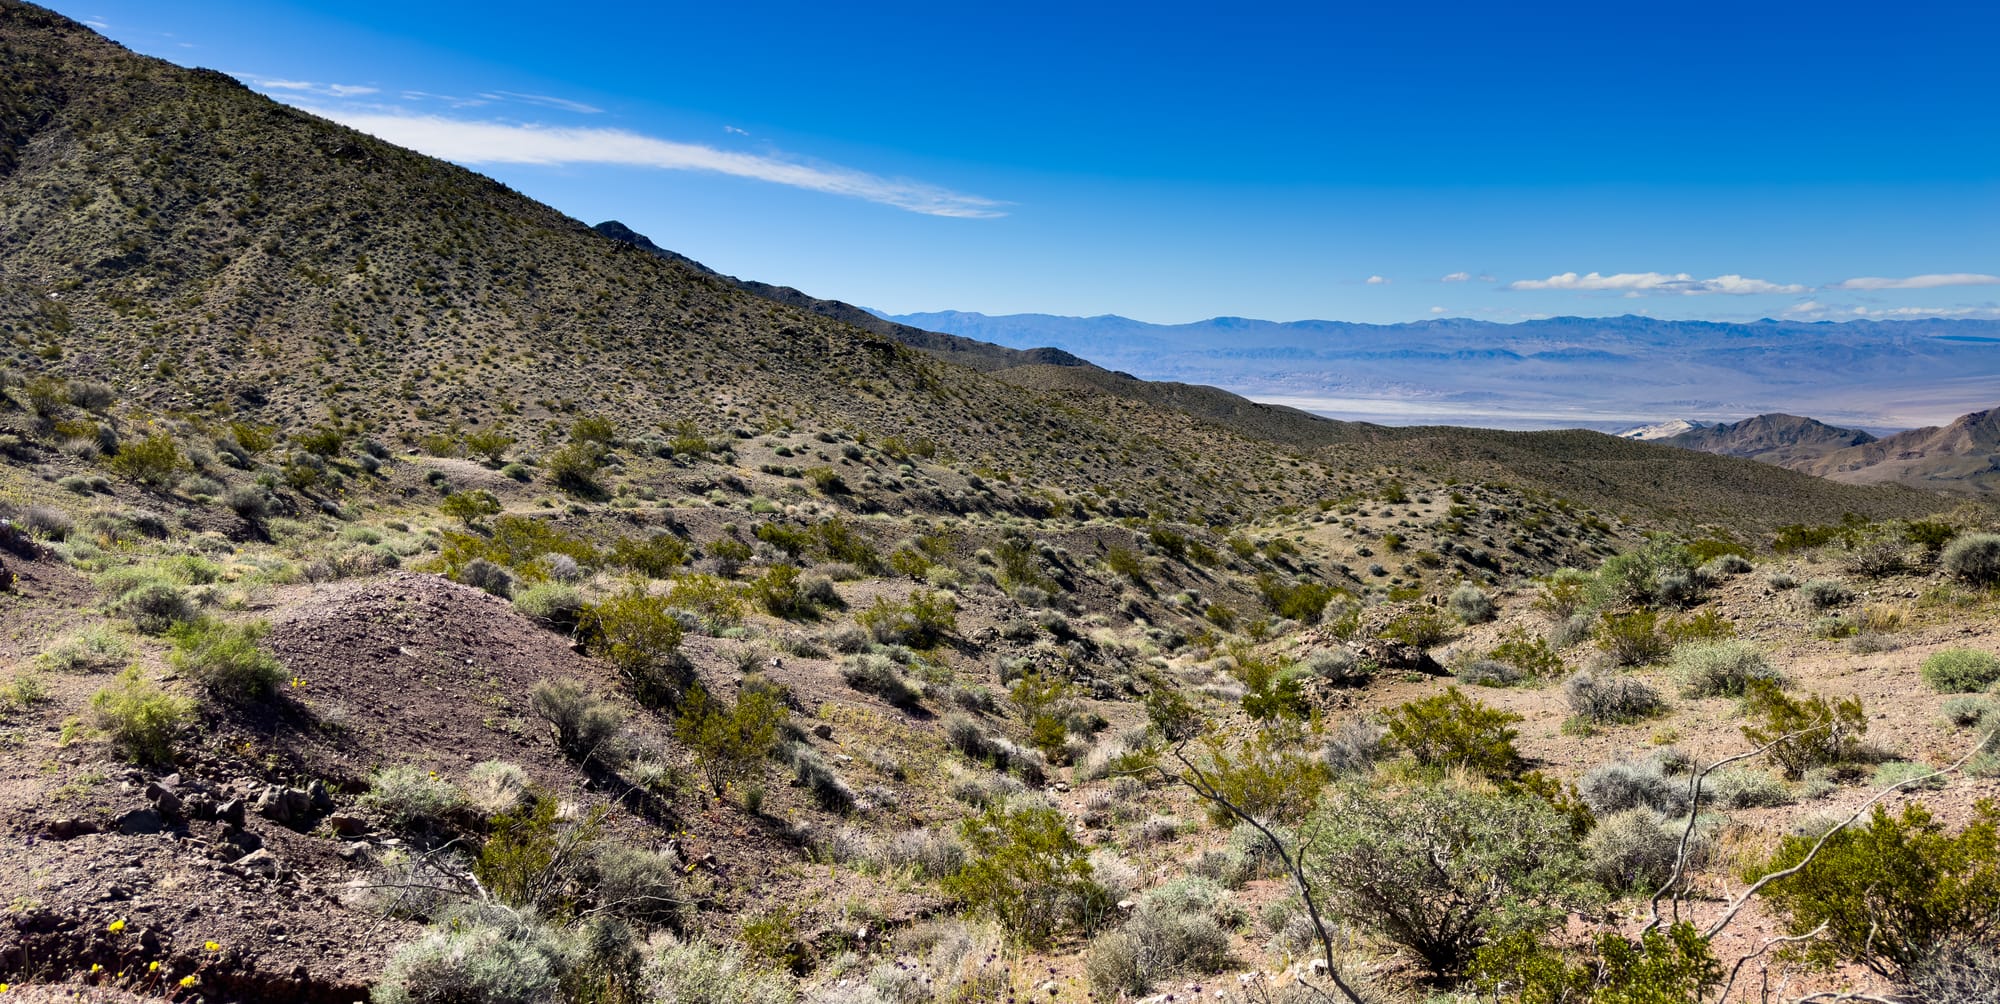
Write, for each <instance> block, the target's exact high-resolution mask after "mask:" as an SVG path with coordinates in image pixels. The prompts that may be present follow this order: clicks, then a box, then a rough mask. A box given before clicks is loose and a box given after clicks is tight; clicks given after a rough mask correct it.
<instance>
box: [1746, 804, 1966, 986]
mask: <svg viewBox="0 0 2000 1004" xmlns="http://www.w3.org/2000/svg"><path fill="white" fill-rule="evenodd" d="M1816 839H1817V837H1807V836H1788V837H1786V838H1785V839H1784V842H1783V843H1782V844H1781V845H1780V846H1779V848H1778V850H1777V852H1776V853H1775V854H1774V855H1773V856H1772V857H1771V859H1770V860H1769V861H1766V862H1763V863H1762V864H1761V865H1760V866H1758V867H1754V868H1751V869H1748V870H1746V871H1745V873H1744V877H1745V879H1746V880H1750V881H1754V880H1755V879H1757V878H1758V877H1759V876H1761V875H1766V874H1770V873H1772V872H1776V871H1781V870H1783V869H1786V868H1790V867H1792V866H1794V865H1797V864H1799V863H1800V862H1803V861H1805V859H1806V856H1807V854H1808V852H1809V851H1811V849H1812V846H1813V843H1814V841H1815V840H1816ZM1763 895H1764V897H1765V898H1766V899H1767V900H1769V901H1770V902H1771V904H1772V905H1773V906H1775V907H1776V908H1777V909H1778V911H1779V912H1780V913H1781V914H1782V915H1783V916H1784V917H1785V919H1786V924H1787V927H1788V928H1789V929H1790V933H1792V934H1805V933H1807V932H1809V931H1814V930H1816V929H1818V928H1820V927H1822V926H1824V927H1825V932H1824V934H1823V935H1822V936H1821V937H1820V938H1819V939H1817V940H1814V941H1810V942H1807V943H1806V945H1805V949H1804V950H1805V952H1806V953H1807V954H1808V956H1809V957H1813V958H1817V959H1821V960H1832V959H1847V960H1851V961H1854V962H1858V963H1861V964H1862V965H1864V966H1866V967H1868V968H1869V969H1871V970H1873V971H1874V972H1877V973H1880V974H1882V975H1883V976H1886V977H1889V978H1891V979H1898V978H1901V977H1902V976H1903V975H1905V974H1906V973H1907V972H1908V971H1909V970H1911V969H1912V968H1914V967H1916V966H1918V965H1920V964H1921V963H1922V962H1923V961H1924V960H1926V959H1927V958H1929V957H1930V956H1931V955H1932V954H1933V953H1934V952H1935V951H1936V950H1937V949H1938V948H1939V947H1941V946H1943V945H1947V944H1950V943H1953V942H1957V941H1965V942H1971V943H1979V942H1982V941H1986V940H1987V939H1990V938H1991V937H1992V934H1993V931H1994V928H1995V925H1996V924H2000V811H1996V810H1995V808H1994V805H1993V803H1992V801H1990V800H1986V799H1982V800H1980V801H1979V802H1978V803H1977V804H1976V805H1975V806H1974V809H1973V817H1972V820H1971V821H1970V822H1968V823H1967V824H1966V825H1965V828H1964V829H1962V830H1960V831H1959V832H1957V833H1949V832H1947V831H1946V830H1945V828H1944V826H1943V825H1942V824H1940V823H1939V822H1937V821H1936V819H1934V818H1933V817H1932V816H1931V813H1930V810H1929V809H1928V808H1927V807H1926V806H1925V805H1924V804H1923V803H1922V802H1909V803H1906V804H1905V805H1904V806H1903V807H1902V811H1901V812H1900V813H1898V814H1896V815H1891V814H1890V813H1889V811H1888V810H1887V809H1885V808H1883V807H1882V806H1879V805H1878V806H1876V807H1875V808H1874V810H1873V812H1872V813H1871V814H1870V816H1869V819H1868V822H1867V823H1866V824H1865V825H1860V826H1854V827H1848V828H1843V829H1841V830H1838V831H1836V832H1834V833H1833V834H1832V835H1831V836H1829V837H1827V838H1826V843H1825V844H1824V845H1823V846H1822V847H1821V848H1820V850H1819V853H1818V854H1816V855H1814V856H1813V857H1812V860H1811V861H1809V862H1806V863H1805V865H1804V867H1803V868H1802V869H1801V870H1800V871H1798V872H1797V873H1796V874H1793V875H1790V876H1787V877H1785V878H1782V879H1779V880H1777V881H1775V882H1772V883H1771V884H1770V885H1768V886H1765V887H1764V892H1763Z"/></svg>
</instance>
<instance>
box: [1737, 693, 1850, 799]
mask: <svg viewBox="0 0 2000 1004" xmlns="http://www.w3.org/2000/svg"><path fill="white" fill-rule="evenodd" d="M1743 710H1744V715H1745V716H1746V717H1748V718H1749V719H1750V722H1751V724H1748V725H1745V726H1743V737H1744V738H1745V739H1748V740H1750V742H1751V743H1753V744H1755V745H1757V746H1763V745H1765V744H1766V743H1770V744H1772V746H1771V750H1770V753H1769V756H1770V758H1771V762H1772V763H1774V764H1777V765H1778V766H1779V767H1780V768H1781V769H1783V770H1784V772H1785V777H1787V778H1789V779H1791V780H1794V781H1796V780H1798V779H1800V778H1802V777H1804V776H1805V774H1806V771H1809V770H1811V769H1813V768H1815V767H1837V766H1840V765H1842V764H1846V763H1849V762H1851V761H1853V760H1855V759H1856V758H1857V757H1858V756H1859V755H1860V753H1861V737H1862V736H1863V735H1866V734H1867V732H1868V716H1867V715H1866V714H1864V713H1863V711H1862V708H1861V698H1859V697H1842V698H1835V699H1833V700H1828V699H1827V698H1826V697H1824V696H1823V695H1820V694H1809V695H1807V696H1805V697H1802V698H1800V697H1792V696H1790V695H1788V694H1786V693H1785V692H1784V691H1783V690H1781V689H1779V688H1778V685H1777V684H1775V683H1771V682H1769V681H1765V680H1757V681H1753V682H1752V683H1751V684H1750V686H1749V688H1748V690H1746V691H1745V693H1744V699H1743Z"/></svg>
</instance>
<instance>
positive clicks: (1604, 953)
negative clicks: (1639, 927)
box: [1472, 921, 1723, 1004]
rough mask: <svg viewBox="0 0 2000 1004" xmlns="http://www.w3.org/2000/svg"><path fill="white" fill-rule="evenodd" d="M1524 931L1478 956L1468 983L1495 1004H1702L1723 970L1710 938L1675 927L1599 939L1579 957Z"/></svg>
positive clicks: (1684, 923) (1684, 926)
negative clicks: (1505, 997) (1510, 1002)
mask: <svg viewBox="0 0 2000 1004" xmlns="http://www.w3.org/2000/svg"><path fill="white" fill-rule="evenodd" d="M1575 954H1576V953H1574V952H1571V951H1565V949H1564V948H1563V947H1562V946H1558V945H1551V944H1547V943H1545V942H1544V941H1542V939H1541V938H1539V937H1537V936H1535V935H1534V934H1531V933H1527V932H1523V933H1519V934H1515V935H1512V936H1510V937H1507V938H1502V939H1500V940H1498V941H1496V942H1494V943H1493V944H1491V945H1488V946H1487V947H1485V948H1483V949H1481V950H1480V952H1479V955H1478V959H1477V961H1476V962H1475V963H1474V965H1473V972H1472V975H1473V982H1474V985H1475V986H1476V987H1478V988H1479V989H1480V990H1483V991H1486V992H1489V993H1492V994H1493V995H1494V999H1495V1000H1498V999H1500V994H1501V993H1502V992H1505V993H1507V994H1509V995H1511V998H1512V999H1514V1000H1518V1001H1522V1002H1524V1004H1564V1002H1584V1001H1588V1002H1590V1004H1681V1002H1683V1001H1700V1000H1706V999H1707V995H1708V993H1709V992H1710V991H1712V990H1714V989H1715V988H1716V987H1717V986H1719V985H1721V984H1722V975H1723V973H1722V965H1721V963H1719V962H1717V961H1716V958H1715V952H1714V951H1713V950H1712V949H1710V947H1709V944H1708V939H1707V938H1704V937H1702V935H1701V932H1700V931H1698V930H1696V929H1695V927H1694V925H1693V924H1690V923H1688V922H1687V921H1679V922H1676V923H1674V924H1672V925H1669V926H1668V927H1667V928H1665V929H1664V930H1660V929H1655V930H1649V931H1645V932H1643V933H1641V934H1640V936H1639V940H1638V941H1637V942H1634V941H1631V940H1628V939H1627V938H1625V937H1624V936H1623V935H1620V934H1618V933H1616V932H1613V931H1606V932H1603V933H1601V934H1599V935H1598V936H1597V937H1596V939H1595V940H1594V941H1593V943H1592V944H1591V945H1590V946H1589V950H1588V951H1587V952H1585V953H1583V955H1584V957H1583V958H1581V959H1576V958H1575V957H1574V956H1575Z"/></svg>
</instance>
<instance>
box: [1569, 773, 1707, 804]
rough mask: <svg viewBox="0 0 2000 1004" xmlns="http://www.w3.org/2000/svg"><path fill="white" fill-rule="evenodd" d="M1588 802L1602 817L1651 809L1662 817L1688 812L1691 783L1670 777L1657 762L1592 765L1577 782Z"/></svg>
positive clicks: (1584, 799)
mask: <svg viewBox="0 0 2000 1004" xmlns="http://www.w3.org/2000/svg"><path fill="white" fill-rule="evenodd" d="M1577 790H1578V792H1579V793H1580V794H1581V795H1582V797H1583V801H1584V804H1586V805H1588V806H1590V811H1591V812H1594V813H1596V814H1597V815H1599V816H1610V815H1614V814H1616V813H1620V812H1630V811H1632V810H1633V809H1649V810H1651V811H1653V812H1656V813H1659V814H1660V815H1662V816H1682V815H1686V814H1687V811H1688V794H1689V785H1688V782H1687V781H1686V780H1684V779H1682V778H1677V777H1669V776H1668V775H1667V774H1666V772H1665V771H1663V770H1662V769H1661V768H1660V765H1659V764H1658V763H1657V762H1642V763H1626V762H1618V763H1607V764H1604V765H1602V766H1599V767H1594V768H1591V770H1589V771H1588V772H1586V773H1585V774H1584V775H1583V781H1582V783H1581V784H1578V785H1577Z"/></svg>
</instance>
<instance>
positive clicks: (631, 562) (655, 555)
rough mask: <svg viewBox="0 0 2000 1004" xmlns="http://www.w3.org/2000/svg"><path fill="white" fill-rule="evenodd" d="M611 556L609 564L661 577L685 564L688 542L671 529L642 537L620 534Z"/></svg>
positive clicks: (641, 573) (652, 576) (653, 576)
mask: <svg viewBox="0 0 2000 1004" xmlns="http://www.w3.org/2000/svg"><path fill="white" fill-rule="evenodd" d="M610 559H611V563H612V564H614V565H618V566H620V567H623V568H629V569H631V570H632V571H635V572H638V573H639V574H640V575H644V576H646V577H647V578H651V579H664V578H666V577H667V576H669V575H672V574H673V573H674V569H676V568H679V567H681V566H682V565H685V564H687V560H688V548H687V542H686V541H683V540H681V539H680V538H679V537H676V536H674V535H673V534H671V533H656V534H653V535H652V536H650V537H647V538H645V539H644V540H637V539H632V538H620V539H618V540H616V541H613V542H612V544H611V554H610Z"/></svg>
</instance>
